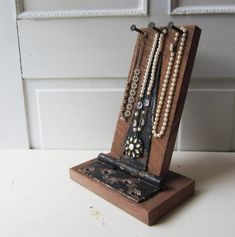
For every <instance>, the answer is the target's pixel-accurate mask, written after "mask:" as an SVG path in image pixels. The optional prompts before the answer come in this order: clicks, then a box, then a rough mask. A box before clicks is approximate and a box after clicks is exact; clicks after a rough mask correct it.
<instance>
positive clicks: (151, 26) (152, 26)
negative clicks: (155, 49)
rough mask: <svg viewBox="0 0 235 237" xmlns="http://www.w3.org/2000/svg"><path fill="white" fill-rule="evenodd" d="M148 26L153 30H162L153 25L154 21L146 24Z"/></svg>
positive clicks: (159, 31)
mask: <svg viewBox="0 0 235 237" xmlns="http://www.w3.org/2000/svg"><path fill="white" fill-rule="evenodd" d="M148 28H150V29H153V30H156V31H157V32H158V33H162V31H161V30H160V29H158V28H157V27H156V26H155V23H154V22H150V23H149V24H148Z"/></svg>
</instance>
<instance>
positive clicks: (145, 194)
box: [79, 154, 162, 202]
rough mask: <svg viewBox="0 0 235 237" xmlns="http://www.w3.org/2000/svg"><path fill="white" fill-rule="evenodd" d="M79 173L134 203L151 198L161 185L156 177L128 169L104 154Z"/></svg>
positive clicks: (119, 161) (122, 163) (160, 181)
mask: <svg viewBox="0 0 235 237" xmlns="http://www.w3.org/2000/svg"><path fill="white" fill-rule="evenodd" d="M79 171H80V172H81V173H83V174H85V175H87V176H89V177H90V178H92V179H94V180H96V181H97V182H101V183H103V184H104V185H106V186H108V187H109V188H112V189H115V190H116V191H118V192H120V193H121V194H122V195H124V196H126V197H128V198H130V199H132V200H134V201H135V202H143V201H145V200H147V199H149V198H151V197H152V196H153V195H155V194H156V193H157V192H159V191H160V187H161V183H162V179H160V178H159V177H158V176H155V175H152V174H149V173H148V172H145V171H141V170H137V169H135V168H133V167H129V166H128V165H126V164H125V163H124V162H122V161H121V160H117V159H114V158H112V157H111V156H108V155H105V154H100V155H99V156H98V158H97V159H96V160H95V161H94V162H92V163H91V164H89V165H88V166H86V167H83V168H80V169H79Z"/></svg>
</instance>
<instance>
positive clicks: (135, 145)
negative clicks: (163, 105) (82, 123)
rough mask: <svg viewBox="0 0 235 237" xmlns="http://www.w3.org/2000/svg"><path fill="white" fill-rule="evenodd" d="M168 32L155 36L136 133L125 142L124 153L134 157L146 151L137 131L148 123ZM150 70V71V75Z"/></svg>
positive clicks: (140, 99) (143, 84)
mask: <svg viewBox="0 0 235 237" xmlns="http://www.w3.org/2000/svg"><path fill="white" fill-rule="evenodd" d="M166 33H167V31H166V30H165V29H164V30H163V33H161V34H159V33H156V34H155V36H154V40H153V43H152V48H151V51H150V54H149V58H148V64H147V67H146V71H145V76H144V79H143V83H142V86H141V92H140V96H139V101H138V102H137V106H136V108H137V110H136V111H135V114H134V119H133V124H132V126H133V127H132V131H133V132H134V134H133V135H131V136H129V137H128V138H127V140H126V142H125V144H124V154H125V155H127V156H129V157H130V158H132V159H138V158H140V157H141V156H142V154H143V151H144V143H143V141H142V139H141V138H140V137H139V135H140V134H138V133H137V132H141V131H142V129H143V127H144V125H145V123H146V122H145V119H146V116H147V108H148V106H149V104H150V98H149V97H150V96H151V93H152V87H153V85H154V80H155V73H156V68H157V66H158V62H159V57H160V54H161V52H162V50H163V43H164V38H165V34H166ZM150 68H151V72H150ZM149 72H150V77H149ZM149 78H150V79H149ZM148 79H149V80H148ZM147 84H148V88H147V93H146V94H147V96H146V97H145V98H143V97H144V95H145V90H146V86H147ZM141 95H142V96H141Z"/></svg>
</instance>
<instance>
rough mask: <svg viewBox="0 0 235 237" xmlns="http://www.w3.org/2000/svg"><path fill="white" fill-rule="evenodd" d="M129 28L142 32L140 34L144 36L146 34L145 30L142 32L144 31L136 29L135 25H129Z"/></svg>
mask: <svg viewBox="0 0 235 237" xmlns="http://www.w3.org/2000/svg"><path fill="white" fill-rule="evenodd" d="M130 29H131V31H136V32H139V33H140V34H142V35H144V36H145V35H146V32H144V31H142V30H140V29H138V28H137V27H136V25H131V27H130Z"/></svg>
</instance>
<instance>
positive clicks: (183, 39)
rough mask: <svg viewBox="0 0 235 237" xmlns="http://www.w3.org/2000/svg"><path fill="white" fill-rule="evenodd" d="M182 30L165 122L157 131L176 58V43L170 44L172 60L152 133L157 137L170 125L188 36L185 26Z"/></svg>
mask: <svg viewBox="0 0 235 237" xmlns="http://www.w3.org/2000/svg"><path fill="white" fill-rule="evenodd" d="M181 30H182V31H183V34H182V35H181V39H180V46H179V49H178V52H177V57H176V59H177V60H176V62H175V66H174V73H173V76H172V81H171V86H170V90H169V93H168V98H167V102H166V108H165V111H164V116H163V123H162V126H161V128H160V130H159V132H157V129H158V125H159V121H160V114H161V110H162V107H163V104H164V101H165V95H166V91H167V85H168V82H169V78H170V75H171V70H172V66H173V62H174V60H175V52H174V49H173V47H174V45H173V44H171V46H170V51H171V55H170V60H169V62H168V66H167V71H166V74H165V79H164V83H163V85H162V90H161V94H160V98H159V102H158V104H157V108H156V114H155V118H154V122H153V127H152V133H153V136H154V137H155V138H161V137H162V136H163V135H164V134H165V131H166V128H167V125H168V120H169V115H170V109H171V106H172V101H173V95H174V92H175V88H176V84H177V79H178V75H179V70H180V66H181V62H182V56H183V53H184V46H185V42H186V38H187V30H186V29H185V28H184V27H181ZM178 40H179V33H178V32H177V33H175V38H174V41H178Z"/></svg>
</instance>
